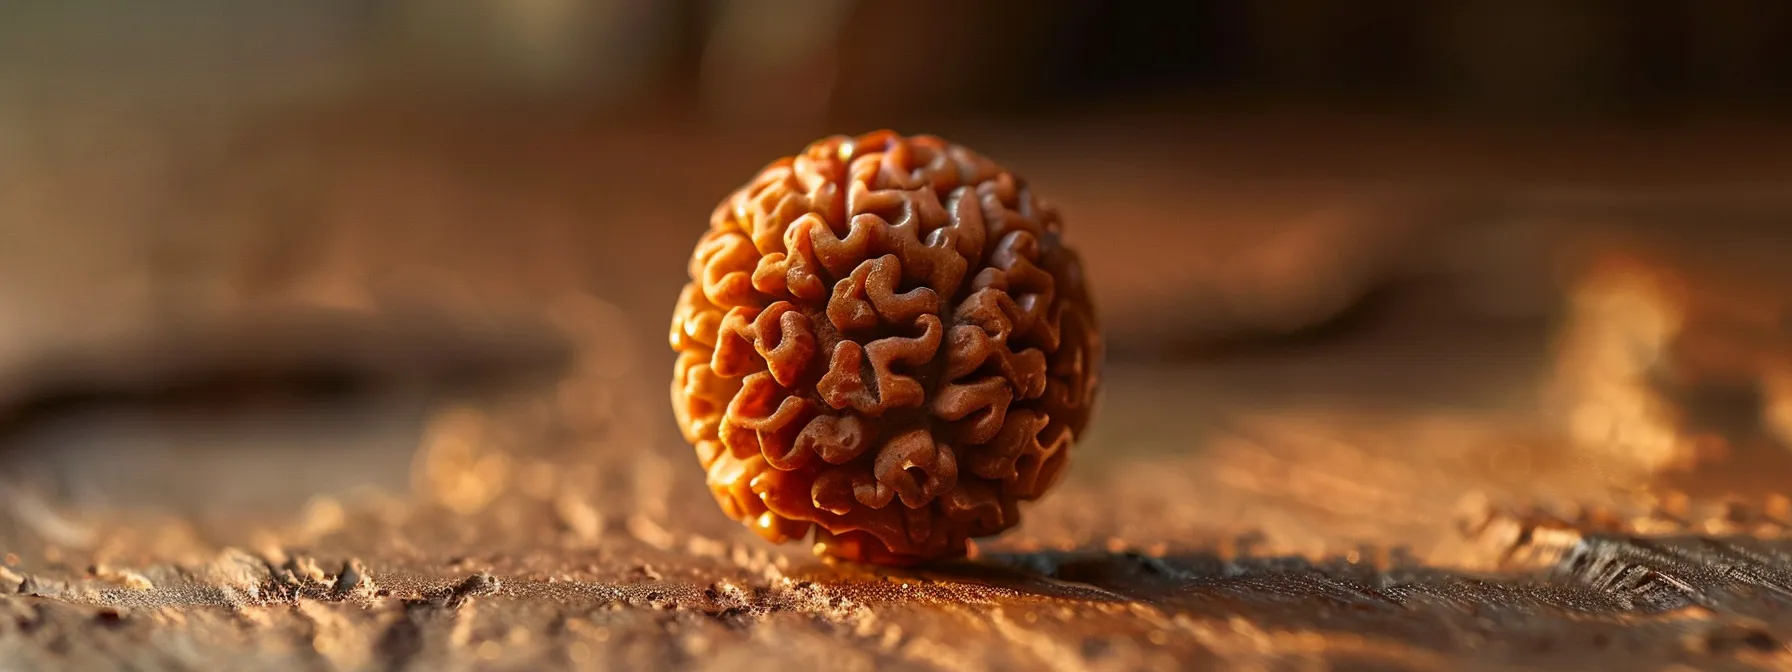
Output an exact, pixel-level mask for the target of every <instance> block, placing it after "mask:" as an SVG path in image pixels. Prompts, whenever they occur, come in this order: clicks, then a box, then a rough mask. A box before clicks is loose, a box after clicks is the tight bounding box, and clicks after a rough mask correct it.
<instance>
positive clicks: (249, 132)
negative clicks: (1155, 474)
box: [0, 0, 1792, 531]
mask: <svg viewBox="0 0 1792 672" xmlns="http://www.w3.org/2000/svg"><path fill="white" fill-rule="evenodd" d="M1788 113H1792V4H1788V3H1785V2H1777V1H1775V0H1649V1H1646V2H1644V1H1638V2H1609V1H1598V0H1584V1H1580V0H1577V1H1558V0H1450V1H1429V2H1424V1H1418V0H1370V1H1363V2H1351V3H1340V2H1319V1H1317V0H1264V1H1259V2H1242V1H1237V0H1223V1H1215V0H1187V1H1183V2H1144V1H1141V0H1027V1H1021V0H989V1H986V2H967V1H963V0H902V1H896V0H859V1H854V0H709V1H698V0H311V1H309V2H285V1H276V0H165V1H163V2H158V3H153V6H152V5H151V4H147V3H141V2H132V1H129V0H64V1H60V2H49V1H15V2H6V3H0V420H3V423H4V424H3V425H0V443H3V444H4V448H3V449H0V450H4V451H5V452H4V455H6V456H7V457H6V459H8V460H11V461H13V462H18V461H21V460H25V461H30V462H31V463H32V464H33V466H32V467H31V469H29V470H27V469H23V468H20V469H15V470H13V471H12V473H13V474H14V475H15V478H14V486H17V484H18V483H30V484H34V486H35V485H41V484H44V483H55V484H58V485H57V487H58V488H59V492H60V494H62V495H66V496H71V497H76V498H79V499H80V500H81V501H84V502H88V503H109V504H119V505H132V504H139V503H146V502H148V503H156V504H158V505H167V506H175V507H183V506H184V507H190V508H193V509H194V510H204V509H206V508H207V507H212V508H216V506H217V505H218V504H219V503H221V502H223V503H229V504H230V508H231V509H232V510H233V511H247V510H255V509H256V507H258V506H259V507H266V508H268V509H270V510H283V508H284V507H288V506H290V502H292V501H295V500H296V501H303V499H304V498H306V497H310V496H312V495H314V494H316V493H320V492H330V491H332V490H333V489H341V488H347V487H351V486H358V485H367V484H374V485H384V486H391V487H403V486H404V485H405V483H406V482H407V479H410V482H413V484H414V482H415V481H416V479H419V478H421V479H423V480H425V481H429V479H431V478H435V479H437V480H438V481H442V479H446V481H442V482H446V483H448V484H447V485H442V483H437V482H436V481H429V482H431V483H436V485H437V486H440V488H447V490H446V491H452V492H454V493H460V494H458V495H455V496H457V497H458V496H462V495H464V496H467V497H472V498H473V499H474V501H475V502H477V501H479V497H485V496H489V491H491V490H493V489H494V488H496V487H498V486H492V485H490V483H486V482H485V481H479V480H478V479H474V480H473V481H466V480H465V479H462V480H454V479H455V478H458V477H455V476H453V474H455V473H460V472H454V471H452V469H450V470H449V471H431V469H435V468H436V467H435V466H430V465H437V466H439V464H438V463H437V462H431V461H430V460H428V459H422V458H418V457H417V455H415V454H414V453H415V452H416V449H417V447H418V446H419V445H423V446H425V447H428V446H430V445H435V444H432V443H430V442H431V441H432V440H435V439H432V438H431V437H438V438H439V431H445V430H441V427H439V426H438V425H439V424H440V423H439V422H438V420H439V418H440V417H441V415H440V411H441V409H442V408H444V406H452V405H454V404H461V403H473V402H466V401H464V400H466V399H490V398H493V397H494V396H495V397H502V398H506V399H523V400H526V401H523V402H518V403H522V404H523V405H524V406H525V407H527V408H531V409H535V410H534V411H529V412H530V413H536V412H539V414H558V415H555V417H556V418H558V420H555V421H554V422H557V423H559V424H557V425H555V426H557V427H562V430H563V431H561V430H556V431H561V433H558V434H554V433H547V434H537V435H531V436H536V437H537V438H534V439H529V440H522V439H515V440H513V441H512V443H513V444H518V445H520V447H518V448H517V449H518V450H523V451H525V452H528V453H529V454H539V455H541V456H542V457H540V458H539V459H541V460H546V461H548V462H541V463H534V464H537V466H540V464H549V463H552V461H553V460H559V459H562V458H564V459H575V458H578V459H582V458H583V457H588V456H590V455H591V454H593V453H594V452H604V451H609V452H611V453H616V454H618V455H624V456H626V455H631V454H635V453H636V452H639V451H645V452H650V453H652V454H654V455H664V456H669V458H668V459H669V460H670V461H669V462H667V464H669V465H670V466H667V467H664V469H667V470H670V471H669V473H672V474H675V475H676V476H669V477H666V478H669V479H673V480H678V481H680V482H682V481H690V480H696V479H697V478H698V474H697V469H696V466H695V462H694V460H688V459H687V458H686V455H687V454H686V453H685V452H683V451H686V450H688V448H685V447H683V446H681V445H680V444H679V443H678V439H677V435H676V433H675V432H673V431H672V426H671V423H670V414H669V413H668V412H667V408H666V403H665V393H664V385H665V380H666V376H667V375H668V373H669V371H670V362H671V353H670V352H669V351H668V349H667V348H666V346H665V345H664V339H665V335H664V331H665V328H666V324H667V321H668V319H669V314H670V309H671V305H672V302H673V299H674V298H675V297H676V295H677V292H678V289H679V287H680V285H681V284H682V282H683V281H684V273H685V264H684V261H685V258H686V257H687V256H688V254H689V252H690V249H691V246H692V244H693V243H694V242H695V240H696V239H697V237H698V235H699V234H700V233H701V232H702V231H703V229H704V227H705V226H706V222H707V217H708V214H709V212H710V210H711V209H712V208H713V207H714V205H715V203H716V202H718V201H719V200H720V199H721V198H723V197H724V196H725V195H726V194H727V193H728V191H730V190H731V189H732V188H734V187H735V186H737V185H738V184H740V183H741V182H742V181H744V180H746V179H747V178H748V177H750V176H751V175H752V174H753V173H754V172H755V171H756V170H757V169H758V168H759V167H760V166H762V165H763V164H765V163H766V162H768V161H770V160H772V159H774V158H776V157H779V156H783V155H787V154H791V153H794V152H796V151H798V150H800V149H801V148H802V147H803V145H805V144H806V143H807V142H809V141H810V140H812V139H815V138H817V137H820V136H823V135H827V134H831V133H858V132H864V131H869V130H873V129H876V128H883V127H889V128H894V129H897V130H899V131H902V132H904V133H921V132H928V133H937V134H941V135H944V136H946V137H947V138H949V139H951V140H954V141H957V142H961V143H964V144H967V145H970V146H972V147H974V148H977V149H979V150H980V151H982V152H984V153H986V154H988V155H991V156H993V157H995V158H996V159H998V160H999V161H1002V162H1005V163H1006V164H1008V165H1009V166H1010V167H1012V168H1013V169H1015V170H1017V171H1018V172H1020V173H1021V174H1023V175H1025V176H1027V177H1028V178H1029V179H1030V180H1031V181H1032V182H1033V183H1034V185H1035V186H1036V187H1037V189H1038V190H1039V192H1040V193H1042V194H1043V195H1045V196H1046V197H1047V198H1048V199H1051V200H1054V201H1056V202H1057V203H1058V204H1059V205H1060V206H1061V207H1062V209H1063V210H1064V212H1065V214H1066V217H1067V219H1068V222H1069V228H1068V230H1069V240H1070V241H1071V242H1072V244H1074V245H1076V246H1077V247H1078V248H1079V249H1081V250H1082V251H1083V253H1084V256H1085V259H1086V262H1087V265H1088V268H1089V272H1090V276H1091V278H1092V280H1093V283H1094V285H1095V290H1096V299H1097V301H1098V302H1099V308H1100V310H1101V314H1102V319H1103V321H1104V323H1105V325H1106V326H1107V329H1108V338H1109V342H1110V354H1111V362H1110V369H1109V370H1110V372H1111V374H1110V380H1109V382H1108V384H1107V393H1106V394H1107V396H1106V401H1105V402H1104V408H1103V414H1104V415H1103V417H1102V418H1101V419H1099V420H1098V421H1097V427H1096V430H1095V432H1096V433H1095V434H1094V435H1093V436H1091V437H1089V438H1088V439H1087V440H1086V441H1085V445H1086V446H1094V447H1095V448H1086V449H1085V450H1084V452H1082V453H1080V454H1081V455H1082V456H1083V457H1081V458H1079V459H1082V460H1084V463H1083V467H1081V468H1083V469H1086V470H1096V471H1099V469H1100V468H1101V467H1102V465H1103V464H1104V463H1106V462H1110V461H1115V460H1120V459H1122V458H1125V457H1126V456H1129V455H1148V454H1166V453H1167V454H1176V453H1178V452H1179V451H1190V450H1194V449H1195V448H1194V447H1195V446H1197V445H1199V444H1200V441H1199V437H1200V436H1201V435H1202V432H1204V431H1205V427H1206V426H1207V425H1206V424H1205V423H1206V422H1207V419H1209V418H1214V417H1218V414H1219V413H1221V412H1222V411H1230V410H1237V409H1246V410H1250V411H1263V410H1266V409H1285V408H1302V409H1319V410H1324V411H1338V410H1341V409H1342V410H1348V409H1360V408H1370V409H1378V410H1377V412H1382V413H1389V414H1392V415H1394V416H1400V415H1402V414H1406V415H1412V414H1418V413H1431V412H1436V411H1438V409H1446V410H1453V411H1460V412H1463V413H1469V412H1473V413H1491V414H1495V415H1496V416H1497V417H1499V418H1502V420H1500V421H1499V422H1500V423H1501V426H1503V427H1508V428H1511V427H1517V428H1530V429H1525V431H1531V429H1534V430H1535V432H1538V433H1541V434H1542V435H1544V436H1550V437H1561V440H1562V441H1565V442H1567V443H1569V444H1572V445H1574V446H1576V447H1578V448H1580V449H1583V450H1584V451H1585V452H1586V454H1588V455H1595V456H1599V458H1598V459H1600V460H1605V461H1606V462H1602V464H1606V463H1609V465H1608V466H1610V465H1616V466H1610V468H1605V467H1602V468H1601V471H1600V472H1599V473H1601V474H1607V475H1609V474H1614V473H1628V472H1626V470H1627V469H1631V468H1635V469H1637V470H1641V471H1643V472H1646V473H1655V472H1656V471H1657V470H1662V469H1669V468H1675V469H1685V468H1691V467H1692V466H1696V465H1700V464H1707V463H1711V462H1712V461H1718V462H1722V461H1723V459H1729V458H1728V457H1726V456H1730V457H1733V456H1734V455H1736V454H1740V453H1743V452H1746V451H1743V448H1744V447H1751V446H1752V447H1757V448H1759V450H1758V451H1757V452H1758V453H1759V454H1760V455H1763V456H1766V457H1761V458H1760V459H1763V460H1769V462H1768V464H1774V465H1778V464H1779V463H1778V462H1773V461H1772V460H1777V459H1779V457H1780V456H1783V454H1784V453H1785V450H1784V445H1785V442H1784V441H1783V440H1782V439H1780V438H1776V437H1779V436H1780V433H1779V430H1776V429H1774V428H1775V427H1777V426H1782V425H1788V424H1792V419H1788V418H1792V412H1785V411H1778V412H1776V411H1774V410H1773V409H1775V408H1778V407H1779V406H1777V405H1776V401H1775V400H1776V399H1777V398H1778V397H1776V396H1775V395H1777V394H1780V393H1781V391H1782V390H1786V389H1787V388H1792V382H1787V381H1792V376H1785V375H1781V374H1779V373H1775V372H1777V371H1780V370H1781V369H1782V368H1783V367H1782V360H1781V354H1780V353H1782V352H1784V351H1785V348H1784V347H1783V346H1785V345H1787V344H1788V342H1787V341H1786V340H1785V337H1786V335H1787V333H1786V329H1787V327H1788V326H1789V325H1792V321H1789V320H1788V319H1787V318H1786V315H1787V313H1786V312H1785V309H1784V307H1783V303H1784V301H1785V297H1786V294H1785V293H1784V292H1783V291H1782V290H1783V289H1785V288H1786V279H1787V278H1786V272H1787V269H1786V268H1785V264H1784V263H1783V262H1782V259H1784V258H1785V256H1786V255H1787V254H1788V253H1792V226H1788V225H1789V224H1792V143H1789V142H1788V140H1792V116H1788ZM581 381H583V382H581ZM592 381H595V382H592ZM479 403H484V402H479ZM531 404H533V405H531ZM1776 413H1777V415H1776ZM525 415H527V414H525ZM452 417H453V418H457V420H454V422H460V423H462V424H463V425H464V423H465V418H466V415H465V414H460V415H452ZM529 417H535V416H529ZM1774 418H1780V420H1778V421H1776V420H1774ZM541 422H547V421H545V420H544V421H541ZM1776 422H1777V423H1778V424H1777V425H1776ZM451 424H452V423H451ZM453 426H455V427H460V426H462V425H453ZM432 432H438V433H437V434H432ZM591 435H601V436H602V437H603V438H601V440H600V439H591V438H590V436H591ZM455 445H459V444H455ZM513 447H514V446H513ZM463 449H464V447H463V448H457V449H456V450H463ZM1409 450H1410V451H1411V452H1412V453H1413V454H1415V455H1420V454H1422V453H1423V449H1421V448H1419V447H1414V448H1411V449H1409ZM455 455H459V456H460V457H458V458H455V459H460V460H461V462H456V463H454V464H461V463H465V465H471V466H467V467H466V468H467V469H468V470H471V471H474V472H478V473H480V474H483V476H480V477H479V478H485V479H488V480H489V479H491V478H496V479H498V480H500V481H503V480H504V479H505V478H517V479H521V478H524V477H523V476H522V475H521V474H526V473H530V472H528V471H527V469H526V468H525V467H524V466H516V467H515V469H513V470H511V471H508V472H505V471H503V470H497V471H494V467H492V466H491V465H492V464H503V463H504V462H502V460H500V462H498V463H492V462H479V461H478V460H477V459H475V457H470V456H468V455H464V454H460V453H455ZM555 455H559V456H561V457H554V456H555ZM26 456H28V457H26ZM46 456H47V457H48V459H47V460H45V459H44V458H46ZM568 456H570V457H568ZM443 459H447V458H443ZM504 459H509V458H504ZM532 459H533V458H532ZM44 462H47V463H44ZM40 463H41V464H40ZM516 464H517V465H522V464H523V463H522V462H516ZM1755 464H1757V467H1756V468H1752V469H1738V470H1737V471H1738V473H1742V474H1746V473H1756V474H1762V473H1765V474H1768V475H1773V474H1784V473H1787V472H1785V471H1774V470H1772V469H1769V470H1766V471H1763V470H1761V469H1760V468H1758V464H1759V463H1755ZM419 465H422V466H419ZM1774 468H1775V469H1779V468H1782V467H1778V466H1776V467H1774ZM443 469H448V468H447V467H443ZM500 472H502V473H500ZM687 472H688V473H687ZM469 473H470V472H469ZM494 473H500V475H498V476H494V475H493V474H494ZM419 474H422V476H419ZM432 474H434V475H433V476H432ZM442 474H448V475H445V476H444V475H442ZM502 474H510V476H504V475H502ZM1737 478H1741V476H1737ZM469 488H470V490H469ZM16 489H17V488H16V487H15V488H14V490H9V492H14V491H16ZM468 492H471V493H473V494H470V495H468V494H466V493H468ZM482 493H484V494H482ZM457 501H459V500H457ZM20 510H23V509H20ZM41 522H42V521H39V522H38V523H34V525H37V526H38V527H40V528H42V524H41ZM45 529H47V528H45ZM40 531H41V530H40Z"/></svg>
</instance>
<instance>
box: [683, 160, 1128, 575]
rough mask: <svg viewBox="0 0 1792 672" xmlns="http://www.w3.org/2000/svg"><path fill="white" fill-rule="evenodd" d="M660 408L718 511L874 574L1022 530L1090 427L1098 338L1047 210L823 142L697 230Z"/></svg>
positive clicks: (948, 166)
mask: <svg viewBox="0 0 1792 672" xmlns="http://www.w3.org/2000/svg"><path fill="white" fill-rule="evenodd" d="M689 270H690V283H689V284H687V285H686V286H685V287H684V290H683V292H682V293H680V295H679V297H678V303H677V306H676V308H675V309H674V311H673V317H672V330H671V345H672V348H673V350H675V351H676V352H677V353H678V357H677V363H676V364H675V365H674V369H673V380H672V407H673V410H674V414H675V416H676V417H677V420H678V425H679V428H680V430H681V431H682V432H683V434H684V437H685V439H686V440H687V441H689V442H690V443H691V444H692V445H693V446H694V447H695V448H696V451H697V458H698V460H699V461H700V462H701V463H702V465H703V467H704V469H705V470H706V472H707V475H708V481H709V487H710V489H711V491H712V492H713V493H714V495H715V498H716V501H717V502H718V503H719V504H720V505H721V507H722V510H723V511H724V512H725V513H726V514H727V515H729V516H730V517H732V518H734V519H736V520H739V521H741V522H742V523H744V524H746V525H747V526H749V527H750V528H752V529H753V530H754V531H755V532H757V533H758V534H760V535H761V536H763V537H765V538H766V539H770V540H772V541H774V542H785V541H793V540H800V539H803V538H805V537H806V536H808V535H809V534H810V532H811V531H813V533H814V537H813V539H814V548H815V551H816V552H817V553H818V554H821V555H825V556H832V557H838V558H843V559H848V560H856V561H862V562H872V563H880V564H913V563H916V562H922V561H926V560H931V559H939V558H947V557H954V556H959V555H963V554H964V552H965V547H966V541H967V540H968V539H971V538H974V537H983V536H988V535H993V534H996V533H999V532H1001V531H1003V530H1006V529H1008V528H1010V527H1013V526H1014V525H1016V524H1017V523H1018V522H1019V521H1020V512H1019V509H1018V504H1019V503H1020V502H1023V501H1029V500H1034V499H1037V498H1038V497H1040V496H1041V495H1043V494H1045V492H1046V491H1047V490H1048V489H1049V488H1050V487H1051V486H1052V484H1053V483H1054V482H1055V481H1056V480H1057V479H1058V478H1059V476H1061V475H1062V474H1063V472H1064V469H1065V465H1066V463H1067V460H1068V459H1069V456H1070V451H1071V445H1072V444H1073V443H1074V441H1075V439H1076V437H1077V436H1078V435H1080V434H1081V433H1082V432H1083V431H1084V429H1085V428H1086V427H1087V425H1088V422H1089V419H1090V414H1091V410H1092V405H1093V402H1094V399H1095V392H1096V389H1097V386H1098V384H1099V381H1100V364H1101V359H1102V346H1101V335H1100V332H1099V330H1098V328H1097V323H1096V319H1095V311H1094V309H1093V306H1091V304H1090V301H1089V294H1088V290H1087V288H1086V286H1085V281H1084V278H1083V271H1082V266H1081V264H1080V262H1079V261H1078V259H1077V256H1076V254H1075V252H1073V251H1072V250H1071V249H1070V248H1068V247H1066V246H1065V244H1064V241H1063V231H1062V222H1061V220H1060V218H1059V215H1058V212H1057V211H1056V210H1055V209H1054V208H1052V207H1051V206H1050V205H1048V204H1046V203H1045V202H1043V201H1041V200H1039V199H1038V198H1037V197H1036V196H1035V195H1034V194H1033V192H1032V190H1031V189H1029V188H1028V186H1027V183H1026V182H1025V181H1024V180H1023V179H1021V178H1020V177H1018V176H1016V175H1015V174H1013V173H1011V172H1009V171H1007V170H1005V169H1003V168H1002V167H1001V166H999V165H997V164H996V163H994V162H992V161H990V160H989V159H987V158H985V157H983V156H981V155H979V154H977V153H975V152H973V151H971V150H969V149H967V148H965V147H962V146H959V145H955V144H952V143H949V142H946V141H944V140H941V139H939V138H936V137H932V136H924V135H923V136H913V137H904V136H901V135H898V134H896V133H894V132H891V131H879V132H876V133H870V134H866V135H861V136H858V137H845V136H836V137H831V138H826V139H823V140H820V141H817V142H815V143H814V144H811V145H810V146H809V147H808V148H807V149H806V150H804V151H803V152H802V153H801V154H798V155H797V156H794V157H786V158H783V159H779V160H778V161H775V162H773V163H771V164H770V165H768V166H766V167H765V168H764V169H763V170H761V171H760V172H759V174H758V175H757V176H755V177H754V178H753V179H752V181H750V182H748V183H747V184H746V185H745V186H743V187H741V188H740V189H739V190H737V191H735V192H734V193H733V194H731V195H730V196H728V198H726V199H725V200H723V201H722V203H721V204H720V205H719V206H718V207H717V208H716V209H715V212H714V213H713V214H712V215H711V217H710V225H709V230H708V231H707V232H706V233H704V234H703V236H702V238H701V239H700V240H699V241H698V243H697V246H696V250H695V251H694V253H693V254H692V256H691V261H690V268H689Z"/></svg>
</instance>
